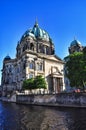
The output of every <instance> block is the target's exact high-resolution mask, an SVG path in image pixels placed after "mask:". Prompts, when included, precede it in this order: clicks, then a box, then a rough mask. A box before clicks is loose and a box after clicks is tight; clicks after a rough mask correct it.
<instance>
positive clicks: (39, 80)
mask: <svg viewBox="0 0 86 130" xmlns="http://www.w3.org/2000/svg"><path fill="white" fill-rule="evenodd" d="M34 85H35V86H36V88H39V89H41V88H44V89H46V87H47V84H46V81H45V78H43V77H42V76H41V75H39V76H36V77H35V79H34Z"/></svg>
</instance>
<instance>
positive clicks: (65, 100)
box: [16, 93, 86, 108]
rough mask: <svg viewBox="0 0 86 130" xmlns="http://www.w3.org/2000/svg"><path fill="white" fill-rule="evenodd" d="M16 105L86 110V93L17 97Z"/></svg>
mask: <svg viewBox="0 0 86 130" xmlns="http://www.w3.org/2000/svg"><path fill="white" fill-rule="evenodd" d="M16 103H19V104H29V105H41V106H52V107H75V108H86V93H58V94H45V95H17V96H16Z"/></svg>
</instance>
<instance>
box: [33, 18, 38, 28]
mask: <svg viewBox="0 0 86 130" xmlns="http://www.w3.org/2000/svg"><path fill="white" fill-rule="evenodd" d="M34 26H35V27H38V19H37V17H36V20H35V25H34Z"/></svg>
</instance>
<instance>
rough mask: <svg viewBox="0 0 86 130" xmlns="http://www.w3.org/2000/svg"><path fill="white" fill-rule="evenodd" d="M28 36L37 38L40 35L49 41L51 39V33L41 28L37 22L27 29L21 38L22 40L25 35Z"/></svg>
mask: <svg viewBox="0 0 86 130" xmlns="http://www.w3.org/2000/svg"><path fill="white" fill-rule="evenodd" d="M26 36H32V37H35V38H38V37H39V38H42V39H45V40H47V41H49V40H50V39H51V38H50V36H49V34H48V33H47V32H46V31H45V30H43V29H41V28H40V27H39V25H38V23H37V22H35V25H34V26H33V28H32V29H29V30H27V31H26V32H25V33H24V34H23V36H22V38H21V40H22V39H23V38H24V37H26Z"/></svg>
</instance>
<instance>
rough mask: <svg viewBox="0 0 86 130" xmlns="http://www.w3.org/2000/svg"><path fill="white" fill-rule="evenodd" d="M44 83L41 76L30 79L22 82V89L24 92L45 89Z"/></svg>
mask: <svg viewBox="0 0 86 130" xmlns="http://www.w3.org/2000/svg"><path fill="white" fill-rule="evenodd" d="M46 86H47V85H46V81H45V78H43V77H42V76H41V75H39V76H36V77H35V78H30V79H27V80H24V81H23V86H22V89H24V90H32V89H38V88H39V89H41V88H44V89H46Z"/></svg>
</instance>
